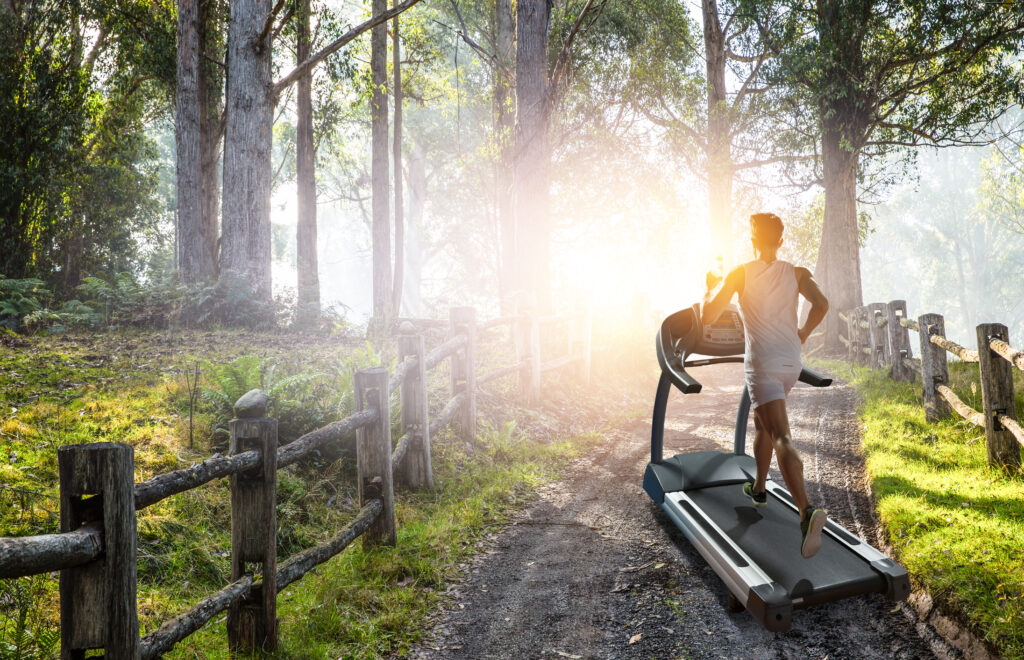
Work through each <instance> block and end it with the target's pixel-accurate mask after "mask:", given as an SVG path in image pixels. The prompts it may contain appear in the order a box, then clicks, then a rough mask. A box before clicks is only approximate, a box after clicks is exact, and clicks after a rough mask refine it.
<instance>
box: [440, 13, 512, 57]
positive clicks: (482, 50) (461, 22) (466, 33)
mask: <svg viewBox="0 0 1024 660" xmlns="http://www.w3.org/2000/svg"><path fill="white" fill-rule="evenodd" d="M450 1H451V3H452V9H454V10H455V16H456V17H457V18H458V19H459V25H460V26H462V30H455V31H454V32H455V34H457V35H459V36H460V37H462V40H463V41H465V42H466V45H467V46H469V47H470V48H472V49H473V50H475V51H476V52H478V53H480V54H481V55H483V56H484V58H486V59H487V61H488V62H489V63H490V64H491V66H494V67H497V68H500V69H501V70H502V72H504V73H506V74H507V73H508V69H507V68H506V67H505V65H504V64H503V63H502V62H501V60H499V59H498V57H497V56H496V55H495V54H494V53H491V52H490V51H488V50H487V49H486V48H484V47H483V46H481V45H480V44H479V43H477V42H476V40H475V39H473V38H472V37H471V36H469V29H468V28H467V27H466V21H465V19H464V18H462V12H461V11H459V3H458V2H456V0H450ZM442 25H444V24H443V23H442ZM445 27H448V26H447V25H445ZM449 29H451V28H449Z"/></svg>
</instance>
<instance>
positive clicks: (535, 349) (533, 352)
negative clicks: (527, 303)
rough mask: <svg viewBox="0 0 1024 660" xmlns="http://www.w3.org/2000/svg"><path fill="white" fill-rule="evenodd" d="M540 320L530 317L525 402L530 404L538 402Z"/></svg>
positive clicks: (534, 316)
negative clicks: (527, 384)
mask: <svg viewBox="0 0 1024 660" xmlns="http://www.w3.org/2000/svg"><path fill="white" fill-rule="evenodd" d="M540 374H541V362H540V319H539V318H537V316H536V315H531V316H530V389H529V391H528V393H527V397H526V398H527V400H528V401H529V402H530V403H537V402H538V401H540Z"/></svg>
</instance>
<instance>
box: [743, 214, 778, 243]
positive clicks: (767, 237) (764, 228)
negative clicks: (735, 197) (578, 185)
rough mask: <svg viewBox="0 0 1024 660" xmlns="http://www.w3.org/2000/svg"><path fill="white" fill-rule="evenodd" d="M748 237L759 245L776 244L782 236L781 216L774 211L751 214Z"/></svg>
mask: <svg viewBox="0 0 1024 660" xmlns="http://www.w3.org/2000/svg"><path fill="white" fill-rule="evenodd" d="M750 237H751V238H753V239H754V242H755V243H758V244H759V245H770V246H775V245H778V244H779V239H781V238H782V218H780V217H779V216H777V215H775V214H774V213H755V214H753V215H751V216H750Z"/></svg>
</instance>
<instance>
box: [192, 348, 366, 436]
mask: <svg viewBox="0 0 1024 660" xmlns="http://www.w3.org/2000/svg"><path fill="white" fill-rule="evenodd" d="M380 364H381V355H380V353H379V352H377V351H376V350H375V349H374V348H373V346H371V345H370V344H369V342H367V344H366V345H365V347H364V348H363V350H358V351H354V352H353V353H351V354H350V355H349V356H347V357H346V359H345V360H343V361H342V362H341V363H340V364H339V365H337V366H335V367H328V368H326V369H324V370H320V371H306V370H304V369H303V364H302V362H301V361H295V360H290V361H280V360H271V359H266V358H260V357H258V356H255V355H243V356H241V357H238V358H235V359H234V360H232V361H230V362H227V363H224V364H215V363H212V362H209V361H207V362H204V363H203V365H202V368H201V373H202V378H203V380H204V382H205V383H207V384H206V385H205V386H203V387H202V388H201V395H200V397H201V399H202V400H203V401H204V402H205V403H206V404H208V405H209V406H210V407H211V408H212V409H213V410H214V411H215V412H216V414H217V415H218V419H217V431H216V432H217V433H218V435H219V436H220V437H222V438H223V437H226V434H227V422H228V420H230V419H231V418H232V417H234V406H235V402H236V401H238V399H239V398H241V396H242V395H243V394H245V393H246V392H248V391H249V390H252V389H260V390H263V392H264V393H265V394H266V395H267V396H269V397H270V400H271V403H270V410H269V412H268V415H269V416H271V417H276V418H277V420H278V434H279V436H280V439H281V442H282V443H287V442H290V441H292V440H294V439H296V438H298V437H299V436H301V435H302V434H303V433H307V432H309V431H312V430H315V429H317V428H320V427H321V426H324V425H326V424H328V423H330V422H332V421H335V420H337V419H341V418H344V417H347V416H348V415H350V414H352V412H354V410H355V401H354V399H353V390H354V387H353V379H354V376H355V373H356V372H357V371H359V370H360V369H368V368H370V367H375V366H380Z"/></svg>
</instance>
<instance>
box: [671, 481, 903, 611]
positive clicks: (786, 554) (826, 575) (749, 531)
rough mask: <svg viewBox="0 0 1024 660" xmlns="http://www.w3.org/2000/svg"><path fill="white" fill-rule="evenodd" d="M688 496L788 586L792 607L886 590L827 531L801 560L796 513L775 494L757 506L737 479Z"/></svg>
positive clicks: (871, 571) (873, 573)
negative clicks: (814, 551) (815, 549)
mask: <svg viewBox="0 0 1024 660" xmlns="http://www.w3.org/2000/svg"><path fill="white" fill-rule="evenodd" d="M687 495H689V496H690V499H692V500H693V501H694V503H696V504H697V506H699V507H700V508H701V510H703V511H704V513H706V514H707V515H708V516H710V517H711V519H712V520H714V521H715V523H717V524H718V526H719V527H720V528H721V529H722V531H724V532H725V533H726V535H727V536H728V537H729V538H730V539H732V541H733V542H734V543H736V545H738V546H739V547H740V548H741V549H742V550H743V552H744V554H746V555H747V556H748V557H750V558H751V559H752V560H753V561H754V563H755V564H757V565H758V566H760V568H761V570H763V571H764V572H765V573H767V574H768V575H770V576H772V578H774V580H775V582H776V583H778V584H779V586H781V587H782V588H783V589H785V590H786V593H787V594H789V597H790V598H791V599H792V600H793V601H794V602H793V606H794V607H804V606H807V605H813V604H815V603H820V602H828V601H832V600H837V599H840V598H847V597H849V596H856V595H858V594H863V593H872V592H881V593H885V591H886V582H885V579H884V578H883V577H882V576H881V575H880V574H879V573H877V572H876V571H875V570H874V569H873V568H872V567H871V565H870V564H868V563H867V562H865V561H864V560H863V559H861V558H860V557H858V556H857V555H856V554H854V553H853V552H851V551H850V550H849V549H848V548H846V547H845V546H844V545H842V544H841V543H839V542H837V541H836V540H835V539H833V538H832V537H831V536H829V534H827V533H824V534H822V537H821V542H822V543H821V550H819V551H818V554H816V555H815V556H813V557H811V558H809V559H805V558H804V557H803V556H802V555H801V554H800V517H799V516H798V515H797V513H796V511H794V510H793V509H792V508H790V507H789V505H787V504H784V503H783V502H781V501H779V500H778V499H776V497H775V496H771V497H769V498H768V506H765V507H755V506H754V505H753V504H752V503H751V501H750V498H749V497H747V496H746V495H744V494H743V490H742V487H741V485H740V484H730V485H725V486H711V487H708V488H700V489H696V490H691V491H688V492H687Z"/></svg>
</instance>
